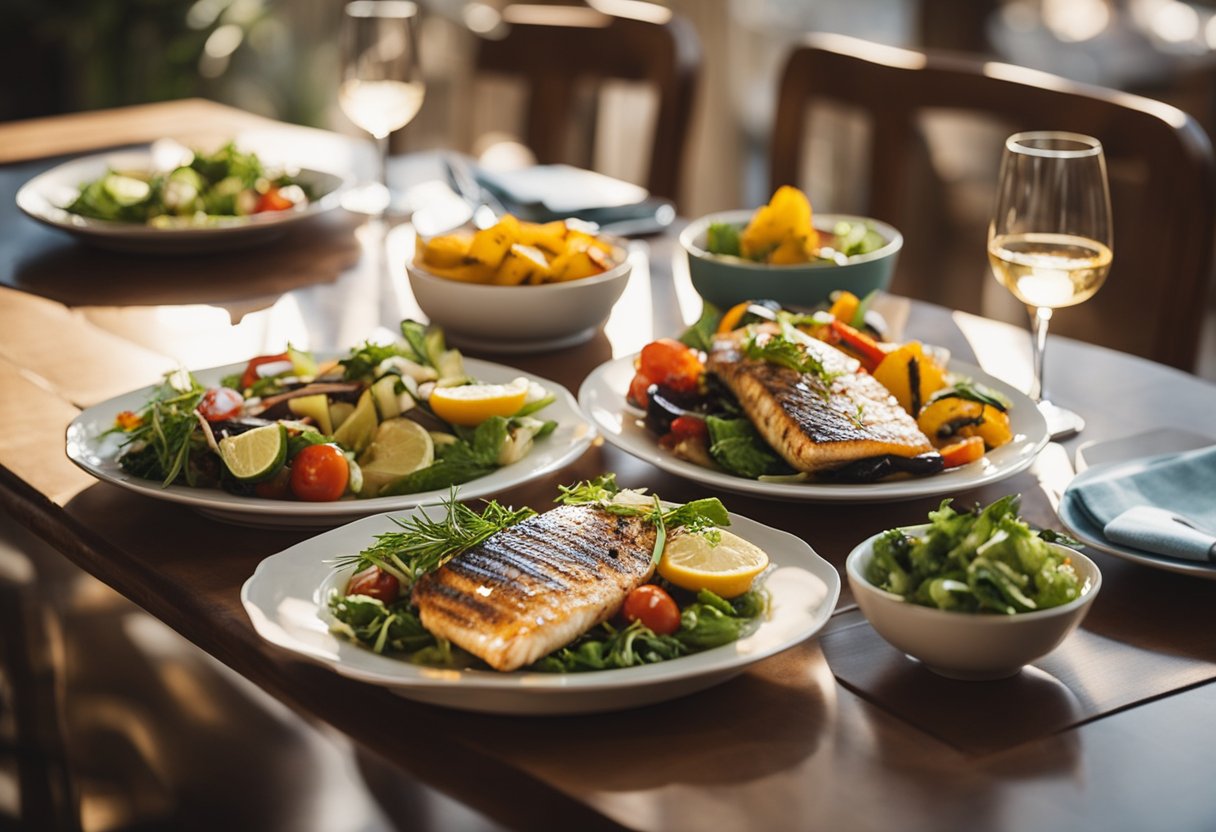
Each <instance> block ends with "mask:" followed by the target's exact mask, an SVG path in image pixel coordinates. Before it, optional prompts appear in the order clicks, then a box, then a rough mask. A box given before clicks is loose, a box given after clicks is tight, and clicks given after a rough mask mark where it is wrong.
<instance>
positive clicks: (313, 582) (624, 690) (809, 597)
mask: <svg viewBox="0 0 1216 832" xmlns="http://www.w3.org/2000/svg"><path fill="white" fill-rule="evenodd" d="M731 521H732V525H731V529H732V530H733V531H734V532H735V533H736V534H739V535H741V536H742V537H744V538H746V539H747V540H750V541H751V542H753V543H755V544H756V545H757V546H760V547H761V548H763V549H764V550H765V551H767V552H768V554H769V557H770V558H771V560H772V562H773V564H774V565H775V568H774V569H773V570H772V571H771V572H770V573H769V575H768V580H767V583H766V586H767V588H768V590H769V592H770V593H771V595H772V611H771V615H770V617H769V618H768V619H766V620H765V621H763V623H761V625H760V626H759V627H758V628H757V629H756V630H755V631H754V632H753V633H752V634H751V635H749V636H747V637H746V638H743V639H740V640H739V641H737V642H734V643H732V644H728V645H724V646H722V647H718V648H715V649H712V650H707V651H705V652H703V653H696V654H693V655H691V656H685V657H682V658H679V659H673V660H671V661H667V662H660V663H658V664H653V665H645V666H643V667H633V668H625V669H620V670H605V671H599V672H590V673H570V674H554V673H530V672H525V671H518V672H514V673H497V672H495V671H492V670H444V669H437V668H428V667H421V666H417V665H412V664H409V663H408V662H404V661H401V660H400V659H396V658H393V657H390V656H382V655H377V654H376V653H374V652H372V651H371V650H368V649H366V648H364V647H360V646H359V645H357V644H354V643H353V642H350V641H348V640H346V639H343V638H339V637H337V636H335V635H333V634H331V633H330V632H329V625H328V623H327V622H328V610H327V605H326V599H327V597H328V591H329V589H330V588H333V587H336V586H338V585H339V584H340V583H341V582H342V581H343V580H345V578H346V577H348V576H349V571H347V572H346V573H336V572H335V571H334V570H333V569H332V568H331V567H330V566H329V565H328V564H327V563H325V561H326V560H328V559H331V558H333V557H335V556H337V555H341V554H353V553H355V552H358V551H360V550H361V549H363V548H365V547H366V546H367V545H368V544H369V543H370V542H371V540H372V537H373V536H374V535H376V534H379V533H381V532H386V531H390V530H395V529H396V528H397V527H396V525H395V524H394V523H393V522H392V521H391V520H390V515H378V516H375V517H367V518H364V519H363V520H360V521H358V522H355V523H351V524H350V525H348V526H343V527H342V528H339V529H334V530H332V531H329V532H326V533H324V534H321V535H318V536H317V537H314V538H312V539H311V540H306V541H304V542H302V543H299V544H297V545H295V546H292V547H291V548H289V549H286V550H285V551H283V552H280V553H279V554H277V555H273V556H271V557H269V558H267V559H266V560H264V561H262V562H261V563H260V564H259V565H258V568H257V570H256V571H255V572H254V574H253V577H251V578H250V579H249V580H248V581H246V583H245V586H244V587H243V588H242V590H241V601H242V602H243V603H244V605H245V610H246V612H248V613H249V617H250V619H251V620H252V621H253V626H254V629H255V630H257V632H258V634H259V635H260V636H261V637H262V638H264V639H266V640H267V641H269V642H271V643H272V644H276V645H278V646H279V647H282V648H284V649H286V650H290V651H291V652H293V653H295V654H296V655H299V656H303V657H305V658H308V659H311V660H313V661H315V662H317V663H319V664H322V665H325V666H326V667H329V668H331V669H332V670H334V671H335V672H337V673H340V674H342V675H343V676H348V677H350V678H352V679H358V680H360V681H364V682H370V683H372V684H377V685H383V686H385V687H387V688H389V689H391V690H393V691H394V692H395V693H398V694H400V695H401V696H404V697H407V698H409V699H415V700H418V701H420V702H427V703H430V704H434V705H443V706H446V707H449V708H459V709H462V710H469V711H482V712H486V713H498V714H529V715H543V716H550V715H560V714H576V713H592V712H597V711H613V710H621V709H625V708H634V707H638V706H640V705H648V704H651V703H653V702H661V701H664V700H667V699H673V698H675V697H678V696H683V695H685V694H689V693H693V692H695V691H698V690H703V689H705V688H707V687H710V686H711V685H716V684H719V683H721V682H724V681H726V680H727V679H730V678H731V677H733V676H735V675H737V674H739V673H741V672H742V671H743V670H744V669H745V668H746V667H747V666H748V665H750V664H753V663H755V662H758V661H760V660H761V659H763V658H766V657H768V656H771V655H773V654H774V653H778V652H780V651H782V650H785V649H787V648H789V647H793V646H794V645H796V644H798V643H800V642H802V641H804V640H805V639H807V638H810V637H811V636H812V635H814V634H815V633H816V632H818V631H819V629H820V628H821V627H822V626H823V625H824V624H825V623H826V622H827V620H828V618H829V617H830V616H831V614H832V611H833V610H834V609H835V607H836V601H837V599H838V598H839V595H840V577H839V575H837V573H836V570H835V569H834V568H833V567H832V565H831V564H829V563H828V562H827V561H825V560H823V559H822V558H821V557H819V556H818V555H817V554H815V552H814V550H813V549H811V547H810V546H808V545H807V544H806V543H805V542H804V541H802V540H800V539H799V538H797V537H795V536H794V535H792V534H788V533H786V532H782V531H778V530H777V529H773V528H770V527H768V526H765V525H762V524H760V523H757V522H755V521H754V520H748V519H747V518H744V517H738V516H736V515H731Z"/></svg>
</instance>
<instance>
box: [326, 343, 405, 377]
mask: <svg viewBox="0 0 1216 832" xmlns="http://www.w3.org/2000/svg"><path fill="white" fill-rule="evenodd" d="M393 356H402V357H410V356H409V355H408V354H407V352H406V351H405V350H403V349H402V348H401V347H400V346H398V345H397V344H373V343H372V342H371V341H365V342H364V343H363V346H361V347H356V348H355V349H352V350H351V351H350V355H348V356H346V358H343V359H341V360H340V361H338V363H339V364H341V365H342V377H343V378H345V379H346V380H348V381H350V380H353V379H371V378H372V377H373V376H374V375H375V373H376V368H377V367H379V366H380V362H382V361H384V360H385V359H386V358H392V357H393Z"/></svg>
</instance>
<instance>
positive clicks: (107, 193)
mask: <svg viewBox="0 0 1216 832" xmlns="http://www.w3.org/2000/svg"><path fill="white" fill-rule="evenodd" d="M311 198H312V195H311V194H309V193H308V190H307V189H306V188H305V187H304V186H303V185H302V184H301V183H300V182H298V181H296V180H295V179H294V178H293V177H291V176H289V175H287V174H286V173H271V172H269V171H267V169H266V168H265V167H264V166H263V164H262V162H261V160H260V159H258V157H257V156H256V155H255V154H253V153H242V152H241V151H239V150H237V149H236V146H235V145H234V144H233V143H231V142H229V143H228V144H226V145H224V146H223V147H221V148H220V149H219V150H217V151H216V152H214V153H211V154H206V153H203V152H201V151H197V150H196V151H194V153H193V156H192V157H191V159H190V161H189V162H187V163H185V164H182V165H179V166H178V167H176V168H174V169H173V170H170V171H116V170H110V171H107V172H106V174H105V175H104V176H102V177H100V178H99V179H95V180H93V181H92V182H87V183H85V184H84V185H82V186H81V188H80V194H79V195H78V196H77V197H76V199H75V200H74V201H73V202H72V203H71V204H70V205H68V206H67V210H68V211H71V212H72V213H73V214H79V215H80V216H82V217H90V218H92V219H98V220H112V221H116V222H132V223H147V224H150V225H154V226H166V227H169V226H178V225H206V224H208V223H212V222H216V221H222V219H223V218H229V217H241V216H248V215H251V214H261V213H265V212H267V211H286V210H289V209H291V208H295V207H296V206H302V205H306V204H307V203H308V201H309V200H310V199H311Z"/></svg>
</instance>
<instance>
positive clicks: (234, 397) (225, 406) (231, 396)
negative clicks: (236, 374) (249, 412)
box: [198, 387, 245, 422]
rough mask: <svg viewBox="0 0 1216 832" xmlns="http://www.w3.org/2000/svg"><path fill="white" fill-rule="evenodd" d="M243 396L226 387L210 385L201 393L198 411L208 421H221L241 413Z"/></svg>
mask: <svg viewBox="0 0 1216 832" xmlns="http://www.w3.org/2000/svg"><path fill="white" fill-rule="evenodd" d="M244 406H245V397H244V396H242V395H241V394H240V393H238V392H236V391H235V390H233V389H231V388H228V387H212V388H211V389H210V390H208V391H207V392H206V393H204V394H203V400H202V401H200V402H199V403H198V412H199V413H201V414H203V418H204V419H206V420H207V421H208V422H222V421H224V420H225V419H231V418H233V417H234V416H239V415H240V414H241V408H243V407H244Z"/></svg>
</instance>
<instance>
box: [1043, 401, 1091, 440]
mask: <svg viewBox="0 0 1216 832" xmlns="http://www.w3.org/2000/svg"><path fill="white" fill-rule="evenodd" d="M1039 412H1040V413H1042V414H1043V418H1044V419H1046V420H1047V432H1048V433H1049V434H1050V435H1051V438H1052V439H1053V440H1055V439H1067V438H1068V437H1070V436H1076V435H1077V434H1078V433H1080V432H1081V431H1083V430H1084V429H1085V420H1084V419H1083V418H1081V416H1080V415H1079V414H1076V413H1073V412H1072V411H1071V410H1066V409H1065V408H1063V407H1060V406H1059V405H1055V404H1052V403H1051V402H1049V401H1047V400H1046V399H1044V400H1043V401H1041V402H1039Z"/></svg>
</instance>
